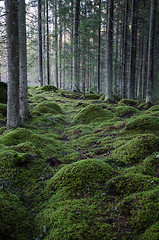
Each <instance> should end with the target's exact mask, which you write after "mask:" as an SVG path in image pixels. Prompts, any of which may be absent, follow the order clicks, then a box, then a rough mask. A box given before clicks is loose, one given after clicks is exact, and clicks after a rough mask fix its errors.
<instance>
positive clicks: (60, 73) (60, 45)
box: [59, 0, 62, 89]
mask: <svg viewBox="0 0 159 240" xmlns="http://www.w3.org/2000/svg"><path fill="white" fill-rule="evenodd" d="M61 7H62V0H60V1H59V8H61ZM61 17H62V16H61V13H60V17H59V25H60V29H59V87H60V89H61V87H62V20H61Z"/></svg>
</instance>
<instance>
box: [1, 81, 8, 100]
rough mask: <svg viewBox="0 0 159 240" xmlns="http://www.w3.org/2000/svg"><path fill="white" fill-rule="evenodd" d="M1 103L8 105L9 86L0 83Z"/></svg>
mask: <svg viewBox="0 0 159 240" xmlns="http://www.w3.org/2000/svg"><path fill="white" fill-rule="evenodd" d="M0 103H7V84H6V83H5V82H0Z"/></svg>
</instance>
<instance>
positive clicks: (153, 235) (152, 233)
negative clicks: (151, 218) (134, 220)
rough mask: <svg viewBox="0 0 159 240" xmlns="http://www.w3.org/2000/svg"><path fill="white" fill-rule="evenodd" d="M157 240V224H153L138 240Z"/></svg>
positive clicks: (158, 223) (158, 232)
mask: <svg viewBox="0 0 159 240" xmlns="http://www.w3.org/2000/svg"><path fill="white" fill-rule="evenodd" d="M151 239H154V240H157V239H159V222H156V223H155V224H153V225H152V226H151V227H150V228H148V229H146V231H145V232H144V233H143V234H142V235H141V236H140V237H139V240H151Z"/></svg>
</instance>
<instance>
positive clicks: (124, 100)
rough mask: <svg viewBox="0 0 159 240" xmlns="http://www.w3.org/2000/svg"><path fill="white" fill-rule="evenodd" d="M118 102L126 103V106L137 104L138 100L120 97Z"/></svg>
mask: <svg viewBox="0 0 159 240" xmlns="http://www.w3.org/2000/svg"><path fill="white" fill-rule="evenodd" d="M118 104H119V105H121V104H126V105H128V106H136V105H137V104H139V101H138V100H133V99H122V100H121V101H120V102H119V103H118Z"/></svg>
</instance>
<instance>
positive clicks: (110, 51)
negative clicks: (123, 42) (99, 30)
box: [105, 0, 114, 101]
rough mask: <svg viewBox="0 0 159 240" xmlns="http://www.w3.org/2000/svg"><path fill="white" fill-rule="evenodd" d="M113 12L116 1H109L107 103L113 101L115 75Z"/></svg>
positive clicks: (106, 71) (106, 62)
mask: <svg viewBox="0 0 159 240" xmlns="http://www.w3.org/2000/svg"><path fill="white" fill-rule="evenodd" d="M113 10H114V0H109V1H108V24H107V31H106V59H105V101H106V100H110V101H113V93H112V87H113V75H112V54H113Z"/></svg>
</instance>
